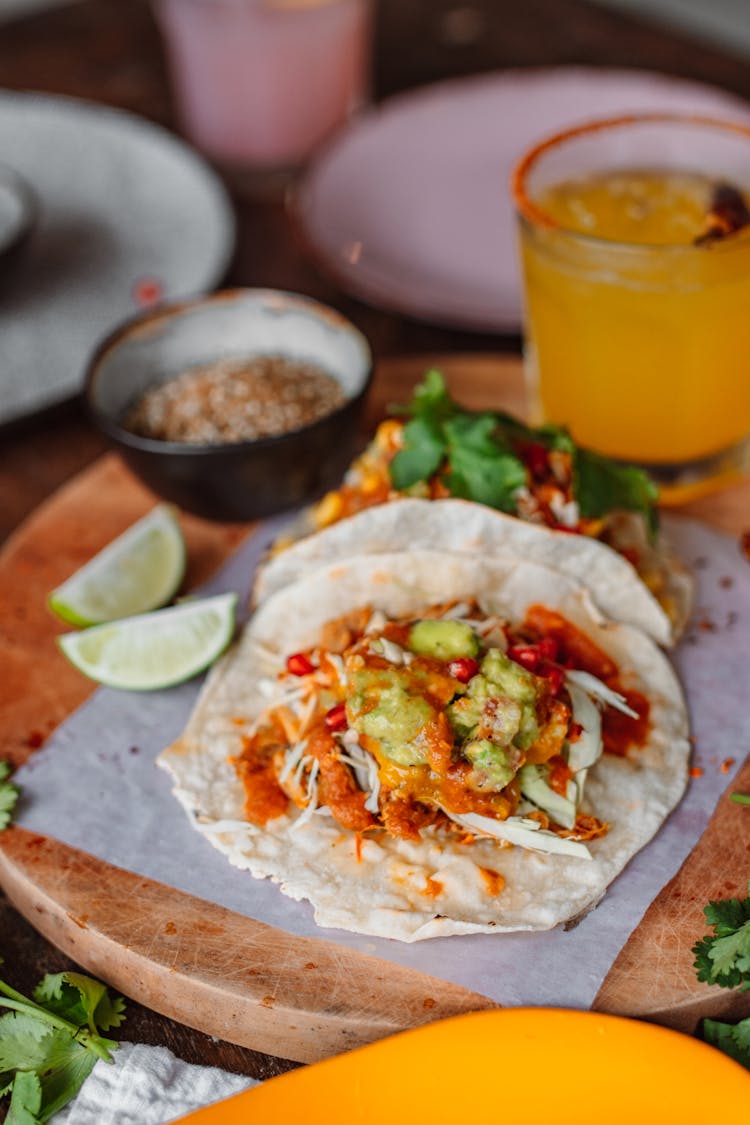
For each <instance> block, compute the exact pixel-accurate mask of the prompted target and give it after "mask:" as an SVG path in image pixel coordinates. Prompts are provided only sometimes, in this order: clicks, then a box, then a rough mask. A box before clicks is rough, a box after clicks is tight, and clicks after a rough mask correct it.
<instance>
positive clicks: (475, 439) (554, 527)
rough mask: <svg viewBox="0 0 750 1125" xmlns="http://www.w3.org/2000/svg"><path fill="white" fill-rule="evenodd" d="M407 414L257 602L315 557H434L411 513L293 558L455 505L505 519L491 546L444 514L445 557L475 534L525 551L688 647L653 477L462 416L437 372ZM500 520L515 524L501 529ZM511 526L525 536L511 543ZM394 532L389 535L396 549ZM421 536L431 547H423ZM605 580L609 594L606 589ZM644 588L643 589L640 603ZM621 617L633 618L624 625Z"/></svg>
mask: <svg viewBox="0 0 750 1125" xmlns="http://www.w3.org/2000/svg"><path fill="white" fill-rule="evenodd" d="M403 413H404V414H406V415H409V418H408V420H406V421H401V420H399V419H396V418H390V419H388V420H387V421H386V422H383V423H382V424H381V425H380V426H379V428H378V430H377V432H376V434H375V437H374V439H373V441H372V442H371V443H370V445H369V446H368V447H367V449H366V450H365V452H364V453H363V454H362V455H361V456H360V457H359V458H358V459H357V460H356V461H355V462H354V464H353V465H352V467H351V468H350V470H349V472H348V473H347V475H346V478H345V480H344V482H343V483H342V485H341V486H340V487H339V488H338V489H336V490H334V491H333V492H329V493H328V494H327V495H326V496H325V497H324V498H323V499H322V500H321V501H320V502H319V503H318V504H317V505H315V506H314V507H313V508H312V509H311V510H310V511H309V512H306V513H305V514H304V515H303V516H302V518H301V519H300V520H298V521H297V523H296V526H294V527H293V529H292V531H291V534H290V535H288V536H287V537H286V538H285V539H284V540H283V541H281V542H280V543H279V544H278V550H280V551H281V552H282V554H283V552H284V550H289V551H290V553H289V557H288V558H287V559H286V560H285V561H283V562H282V563H281V565H280V567H279V568H278V570H276V573H275V575H274V576H273V580H272V579H271V576H269V575H266V576H265V582H264V581H263V576H262V575H261V585H260V586H259V587H258V596H261V594H260V591H261V589H262V590H263V591H264V592H268V591H269V590H270V589H271V588H275V587H276V586H278V585H281V584H283V581H286V580H287V575H289V576H291V575H293V574H295V573H296V572H297V570H296V566H297V564H298V566H299V570H300V572H301V570H302V568H303V567H305V566H306V565H308V560H309V559H311V558H312V557H315V558H316V560H317V561H319V562H326V561H333V560H334V559H335V558H336V557H337V556H338V557H340V555H341V552H342V551H343V552H345V553H351V551H352V548H353V547H354V548H356V549H357V550H358V551H362V552H367V551H370V550H371V549H373V544H375V543H376V542H377V543H378V544H379V546H378V548H376V549H385V550H394V551H395V550H399V549H404V548H406V549H410V548H420V547H431V546H433V542H432V539H431V537H430V535H429V528H428V526H427V525H428V521H427V518H426V517H420V516H419V515H417V514H416V509H414V508H412V509H411V510H408V511H407V509H403V510H402V511H401V512H400V513H399V515H398V517H394V518H393V520H391V521H389V519H388V517H387V516H384V517H381V519H380V521H379V522H378V521H376V520H373V521H372V522H370V517H363V518H361V519H360V520H359V522H358V523H357V524H356V526H355V527H353V528H351V529H349V530H343V529H342V530H341V531H340V532H339V534H333V535H329V536H328V537H327V538H323V539H321V540H320V541H319V542H318V543H316V544H315V545H314V546H313V545H310V546H309V547H307V546H305V545H303V546H302V549H301V550H300V552H299V553H298V554H297V555H296V556H295V555H294V553H293V552H294V549H295V548H294V543H295V541H298V540H300V539H302V540H304V538H305V537H306V536H309V535H311V534H314V533H316V532H320V531H322V530H323V529H326V528H330V527H331V526H332V525H336V526H337V525H338V524H339V523H340V522H341V521H348V520H349V519H350V518H351V517H356V516H357V514H358V513H361V512H363V511H368V512H370V511H374V510H376V509H377V508H378V507H379V506H381V505H383V504H385V503H386V502H388V501H393V500H395V499H399V498H405V497H409V498H411V499H419V500H422V501H423V502H425V503H426V502H431V503H436V502H437V505H438V506H440V504H441V503H442V501H444V500H445V499H447V498H449V497H453V498H457V499H462V500H464V501H472V502H474V503H476V504H478V505H480V506H481V508H482V509H483V510H489V511H493V510H494V511H495V512H496V513H498V518H496V519H495V520H494V523H491V522H490V518H489V517H488V521H487V523H486V525H485V531H486V536H485V535H482V534H481V533H478V525H479V524H480V523H481V517H480V516H479V515H474V516H472V515H471V514H470V513H469V511H468V509H467V508H464V510H463V514H462V515H459V512H458V510H457V509H454V510H453V511H450V512H446V513H445V515H444V516H443V517H442V524H441V526H442V528H443V529H444V530H445V534H446V541H445V546H446V549H450V550H456V549H458V550H463V549H465V548H466V547H468V549H469V550H473V549H474V548H473V545H472V541H473V540H475V539H476V537H477V534H479V538H480V540H484V539H485V538H486V539H487V540H489V541H491V542H492V543H493V544H494V547H495V548H502V547H503V546H507V549H508V550H510V551H514V550H516V549H520V550H522V551H527V550H528V551H529V552H530V554H529V556H528V557H529V558H531V559H532V560H534V561H538V562H542V563H545V564H550V565H554V566H556V567H558V568H560V569H563V570H564V572H565V573H567V574H570V575H571V576H572V577H575V578H577V579H578V580H579V581H581V582H583V583H584V584H585V585H587V586H588V588H589V589H591V591H592V593H593V594H594V597H595V599H596V600H597V601H598V603H599V605H600V606H601V608H602V610H603V611H604V612H605V613H606V614H608V615H610V616H612V617H614V619H615V620H622V621H626V622H627V623H629V624H634V625H638V626H639V627H640V628H644V629H646V631H647V632H648V633H649V634H650V635H651V636H653V637H654V639H655V640H657V641H658V642H659V643H660V644H671V643H672V642H673V641H674V640H676V639H677V638H678V637H679V636H680V634H681V633H682V631H683V629H684V627H685V624H686V622H687V619H688V617H689V614H690V610H691V607H692V600H693V581H692V578H691V576H690V574H689V573H688V571H687V570H686V568H685V567H684V566H683V564H682V563H681V562H680V561H679V559H678V558H677V557H676V556H675V554H674V552H673V551H672V550H671V549H670V547H669V545H668V543H667V542H666V540H665V539H664V537H663V536H660V535H659V534H658V529H657V514H656V500H657V490H656V488H655V486H654V485H653V484H652V483H651V481H650V479H649V478H648V476H647V475H646V474H645V473H643V472H642V471H641V470H639V469H637V468H634V467H633V466H627V465H620V464H618V463H616V462H614V461H611V460H609V459H608V458H606V457H602V456H601V455H599V454H596V453H593V452H591V451H590V450H586V449H583V448H581V447H580V446H577V445H576V444H575V443H574V442H573V440H572V438H571V436H570V434H569V433H568V432H567V430H565V429H564V428H562V427H559V426H549V425H547V426H541V427H538V428H536V429H533V428H531V427H529V426H526V425H524V424H523V423H521V422H519V421H518V420H517V419H515V418H512V417H510V416H509V415H507V414H502V413H497V412H491V411H483V412H472V411H468V410H465V409H463V408H462V407H461V406H459V405H458V404H457V403H456V402H455V401H454V400H453V399H452V398H451V397H450V395H449V394H448V392H447V390H446V387H445V383H444V381H443V378H442V375H441V374H440V373H439V372H438V371H430V372H428V373H427V375H426V377H425V379H424V382H423V383H422V384H421V385H420V386H418V387H417V388H416V390H415V392H414V397H413V399H412V401H411V403H410V404H409V405H408V406H407V407H405V408H404V409H403ZM501 514H504V515H505V516H506V517H508V518H506V520H505V521H503V519H502V518H500V516H501ZM512 518H515V519H516V520H518V521H520V523H521V528H522V529H527V530H526V531H523V530H521V529H519V530H518V531H517V533H516V534H514V531H513V527H514V525H513V524H512V523H510V519H512ZM459 519H466V520H469V521H471V532H470V533H469V534H467V535H464V534H463V527H462V524H461V523H459V522H457V521H458V520H459ZM402 520H403V523H401V521H402ZM412 520H414V521H415V526H414V529H413V531H412V528H411V521H412ZM503 523H505V525H506V526H505V527H503ZM386 528H391V529H392V531H393V533H394V538H393V539H392V540H391V539H389V538H388V533H387V532H386ZM529 528H530V529H532V530H530V531H529V530H528V529H529ZM425 530H427V532H428V537H427V538H426V539H422V538H421V534H422V532H423V531H425ZM410 532H411V538H410ZM535 533H536V534H535ZM612 552H615V553H616V554H617V556H618V561H615V560H613V559H612V558H611V554H612ZM277 553H278V551H277ZM605 573H606V574H608V586H609V589H607V588H606V587H605V584H604V582H603V581H602V580H601V578H600V576H601V575H602V574H605ZM639 584H642V585H643V586H644V587H645V589H642V590H641V591H640V592H636V587H637V586H638V585H639ZM623 605H627V606H629V607H630V609H631V611H632V614H633V616H629V617H624V616H622V606H623Z"/></svg>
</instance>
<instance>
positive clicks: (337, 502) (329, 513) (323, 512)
mask: <svg viewBox="0 0 750 1125" xmlns="http://www.w3.org/2000/svg"><path fill="white" fill-rule="evenodd" d="M343 507H344V504H343V501H342V499H341V493H340V492H327V493H326V494H325V496H324V497H323V499H322V500H321V501H320V503H319V504H318V506H317V507H316V509H315V516H314V518H315V523H316V524H317V526H318V527H328V525H329V524H331V523H335V522H336V520H337V519H339V517H340V516H341V512H342V509H343Z"/></svg>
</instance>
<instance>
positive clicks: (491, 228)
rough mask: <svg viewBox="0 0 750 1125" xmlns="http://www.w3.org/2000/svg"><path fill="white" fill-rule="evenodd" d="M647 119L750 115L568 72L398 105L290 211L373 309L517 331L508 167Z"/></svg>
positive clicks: (695, 93) (634, 76) (346, 141)
mask: <svg viewBox="0 0 750 1125" xmlns="http://www.w3.org/2000/svg"><path fill="white" fill-rule="evenodd" d="M648 110H672V111H685V112H699V113H705V114H711V115H714V116H720V117H724V118H731V119H733V120H744V121H746V122H750V105H749V104H748V103H746V102H743V101H741V100H740V99H738V98H735V97H733V96H731V95H730V94H727V93H724V92H723V91H721V90H717V89H712V88H711V87H708V86H702V85H699V84H697V83H693V82H686V81H682V80H679V79H673V78H667V77H663V76H661V75H657V74H650V73H646V72H643V71H627V70H596V69H588V68H579V67H561V68H559V69H553V70H531V71H529V70H510V71H505V72H503V73H501V74H488V75H482V76H480V77H477V78H470V79H459V80H453V81H450V82H442V83H440V84H438V85H434V86H427V87H424V88H422V89H418V90H416V91H414V92H410V93H408V94H404V95H400V96H398V97H395V98H392V99H390V100H389V101H387V102H385V103H384V104H383V105H382V106H381V107H379V108H377V109H374V110H371V111H370V112H368V113H367V114H365V115H364V116H363V117H361V118H360V119H359V121H358V122H357V123H356V124H354V125H353V126H351V127H350V128H349V129H347V130H346V131H345V132H344V133H342V134H340V135H339V136H338V138H337V139H336V140H335V141H334V142H333V143H332V144H331V145H330V146H329V147H328V148H327V149H326V150H324V152H323V153H322V155H321V156H320V157H319V158H318V160H317V161H316V162H315V163H314V164H313V166H312V167H311V169H310V171H309V172H308V174H307V176H306V178H305V180H304V182H303V183H302V185H301V188H300V190H299V192H298V195H297V198H296V200H295V206H296V209H297V213H298V216H299V219H300V222H301V224H302V228H303V232H304V234H305V237H306V240H307V242H308V244H309V247H310V249H311V251H312V253H313V254H314V255H315V257H316V258H317V259H318V261H319V262H320V263H321V265H322V266H323V267H324V268H325V269H327V270H328V271H329V272H332V273H334V274H335V275H336V277H337V279H338V281H339V282H340V284H341V285H343V286H344V287H345V288H346V289H347V290H349V291H350V292H352V293H354V294H356V295H357V296H359V297H361V298H363V299H364V300H366V301H369V302H370V303H371V304H373V305H376V306H378V307H380V308H385V309H391V310H394V311H398V312H402V313H406V314H408V315H411V316H414V317H417V318H419V319H422V320H427V321H430V322H433V323H438V324H446V325H454V326H456V327H460V328H467V329H471V330H477V331H501V332H502V331H505V332H508V331H510V332H515V331H518V330H519V327H520V324H521V301H520V279H519V273H518V267H517V263H516V245H515V231H514V217H513V211H512V207H511V203H510V198H509V194H508V178H509V175H510V171H511V169H512V167H513V165H514V164H515V162H516V160H517V159H518V158H519V156H521V155H522V153H523V152H525V151H526V149H528V148H529V147H531V145H532V144H533V143H534V142H535V141H537V140H539V139H541V138H543V137H544V136H546V135H549V134H551V133H554V132H556V131H557V130H558V129H561V128H564V127H566V126H568V125H571V124H575V123H579V122H583V121H587V120H590V119H591V118H594V117H604V116H608V115H611V114H616V113H623V112H625V113H627V112H631V111H635V112H637V111H641V112H642V111H648Z"/></svg>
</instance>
